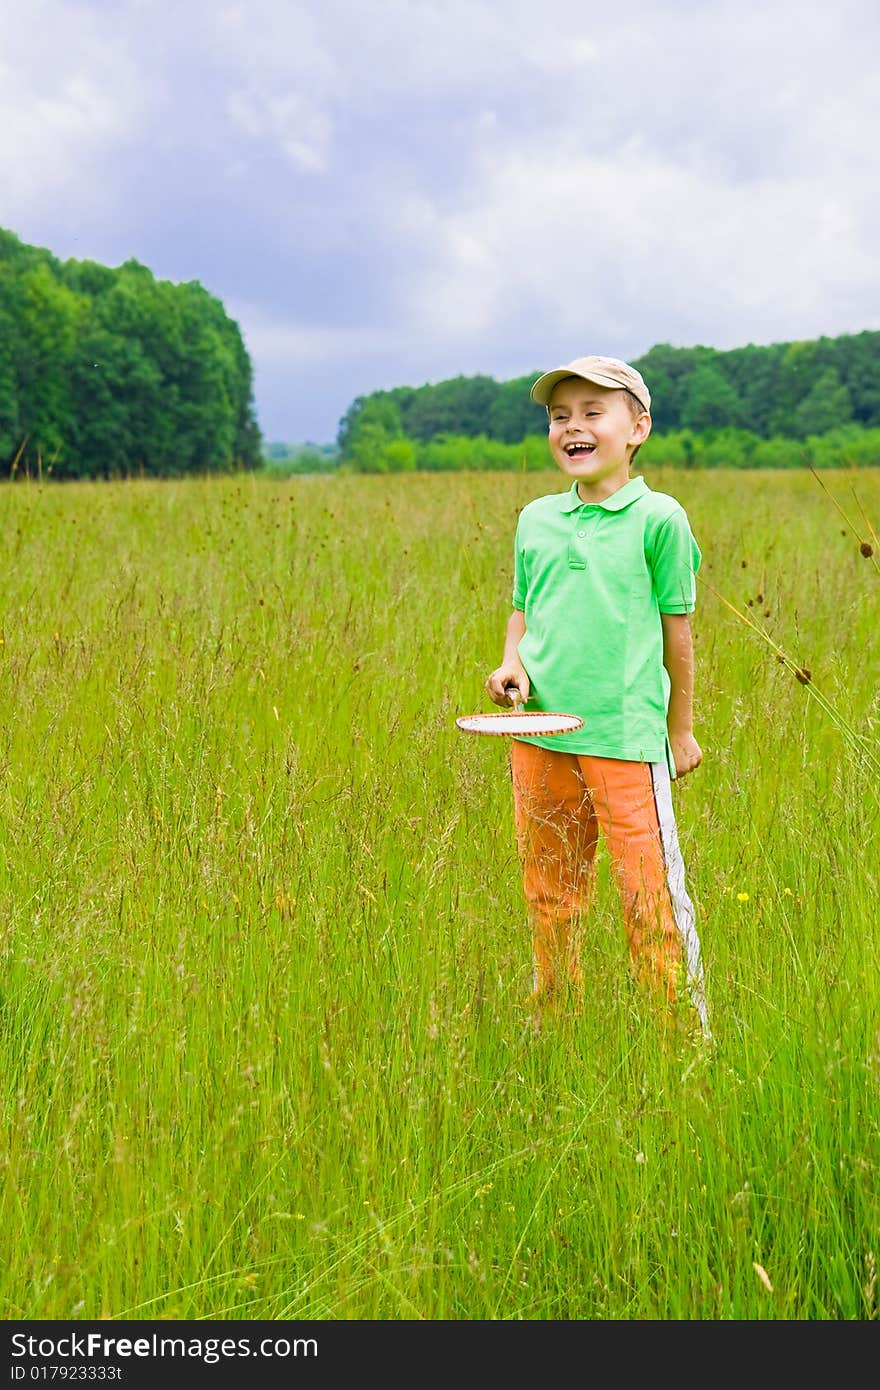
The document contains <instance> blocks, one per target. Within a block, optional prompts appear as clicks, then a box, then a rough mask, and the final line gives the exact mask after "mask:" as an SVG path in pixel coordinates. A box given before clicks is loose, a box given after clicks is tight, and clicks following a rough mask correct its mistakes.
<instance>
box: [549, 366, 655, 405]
mask: <svg viewBox="0 0 880 1390" xmlns="http://www.w3.org/2000/svg"><path fill="white" fill-rule="evenodd" d="M570 376H579V377H580V378H581V380H582V381H592V383H593V385H594V386H606V387H610V389H611V390H613V391H632V388H631V387H629V386H624V384H623V382H622V381H616V380H615V379H614V377H610V376H603V375H602V374H601V372H591V373H590V375H589V376H586V375H585V374H584V373H583V372H573V371H572V369H571V367H557V369H556V370H555V371H553V372H545V373H544V375H543V376H539V377H538V380H537V381H536V382H535V383H534V385H533V386H532V389H531V391H530V392H529V395H530V396H531V398H532V400H533V401H535V402H536V403H537V404H538V405H549V404H550V397H551V395H552V394H553V387H554V386H555V385H556V383H557V382H559V381H565V379H566V377H570ZM632 394H633V395H635V392H632Z"/></svg>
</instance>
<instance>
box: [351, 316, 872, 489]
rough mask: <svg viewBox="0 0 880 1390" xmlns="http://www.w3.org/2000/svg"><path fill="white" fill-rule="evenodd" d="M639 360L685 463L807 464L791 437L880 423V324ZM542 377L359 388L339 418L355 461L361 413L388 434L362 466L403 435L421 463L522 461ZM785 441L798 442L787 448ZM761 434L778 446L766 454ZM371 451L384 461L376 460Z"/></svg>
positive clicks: (374, 441)
mask: <svg viewBox="0 0 880 1390" xmlns="http://www.w3.org/2000/svg"><path fill="white" fill-rule="evenodd" d="M634 365H635V366H637V367H638V368H639V369H640V371H642V373H643V374H644V376H645V380H646V381H647V382H648V384H649V386H650V388H651V396H652V418H653V421H654V434H653V438H654V439H656V438H657V437H663V438H664V440H665V441H666V442H665V444H664V450H665V456H667V457H669V458H670V459H672V457H673V453H674V454H675V463H676V466H679V467H699V466H708V467H721V466H724V465H725V463H726V464H727V465H728V466H730V467H735V468H746V467H751V466H754V460H755V458H756V457H758V456H759V454H760V457H761V458H762V459H765V460H766V459H767V458H768V457H775V458H783V457H784V458H785V460H786V462H785V463H784V464H783V466H785V467H789V466H797V463H802V462H803V450H802V449H800V450H798V449H797V448H795V449H794V450H793V449H792V448H791V441H795V442H796V443H797V441H801V442H802V441H805V440H806V439H807V438H809V437H812V436H820V435H821V436H824V435H825V434H826V433H828V432H831V431H837V430H840V429H841V428H843V427H846V426H848V425H851V424H852V425H857V426H861V427H862V428H863V429H869V430H870V429H874V428H880V332H868V331H866V332H864V333H855V334H845V335H842V336H840V337H837V338H826V337H822V338H817V339H815V340H813V341H806V342H791V343H772V344H770V345H769V346H756V345H755V344H753V343H750V344H748V346H746V347H741V348H733V349H731V350H730V351H726V352H722V351H720V350H717V349H715V348H709V347H703V346H697V347H690V348H677V347H672V346H671V345H670V344H668V343H660V344H657V345H656V346H655V347H652V348H651V349H650V350H649V351H648V352H646V353H645V354H644V355H643V356H642V357H640V358H636V359H635V362H634ZM538 375H539V373H538V372H534V373H532V374H531V375H530V376H526V377H518V378H516V379H514V380H511V381H500V382H499V381H496V380H494V378H492V377H488V376H474V377H466V376H457V377H453V378H450V379H449V380H446V381H440V382H434V383H428V384H426V385H424V386H418V387H414V386H400V387H396V388H394V389H393V390H390V391H377V392H374V393H373V394H371V395H368V396H360V397H358V399H357V400H356V401H355V402H353V404H352V406H350V407H349V410H348V411H347V412H346V414H345V415H344V416H343V418H342V421H341V422H340V429H339V445H340V449H341V452H342V454H343V457H345V458H347V459H349V460H350V459H351V458H352V449H353V447H354V445H353V440H352V432H353V431H356V429H357V423H358V421H359V420H360V419H361V418H363V422H364V424H366V423H367V422H371V423H373V424H375V425H377V426H380V427H381V428H380V432H379V433H378V434H373V435H371V436H370V435H360V440H361V446H360V449H359V451H358V464H357V466H358V468H359V469H360V470H361V471H365V472H369V471H373V472H375V471H379V470H380V468H381V457H382V451H383V449H384V447H385V445H386V443H387V442H388V440H389V439H390V438H397V437H398V435H399V434H400V433H402V434H403V435H404V436H406V437H407V438H408V439H411V440H413V441H414V442H415V443H416V444H417V446H418V448H417V467H418V468H419V469H426V470H428V471H431V472H439V471H442V470H448V469H464V468H479V467H487V468H495V467H504V466H506V467H519V466H521V463H520V460H521V458H522V455H523V452H524V450H525V446H524V445H523V443H522V441H523V440H526V439H529V438H532V437H534V436H536V435H541V434H543V433H544V431H545V429H546V413H545V411H544V409H543V407H541V406H536V405H535V403H534V402H533V401H532V400H531V398H530V396H529V388H530V386H531V384H532V382H533V381H534V380H535V379H536V377H537V376H538ZM372 407H375V412H374V410H373V409H372ZM365 412H366V413H365ZM673 435H675V436H676V439H675V440H673V438H672V436H673ZM709 435H711V438H707V437H706V436H709ZM463 438H467V439H469V440H470V441H471V448H470V451H469V452H468V451H466V450H465V448H464V446H463V445H459V444H456V445H453V444H452V442H451V441H453V440H458V439H463ZM780 440H787V441H789V442H788V444H786V445H785V446H784V447H783V446H780V443H779V441H780ZM480 441H487V442H489V443H492V444H494V445H496V446H501V445H510V446H514V447H515V457H516V460H517V461H516V462H514V463H508V464H506V465H505V464H501V463H500V462H499V460H500V459H501V458H502V457H504V455H503V454H502V453H500V452H498V451H497V449H491V450H488V449H487V448H486V445H485V443H481V442H480ZM758 442H762V443H765V444H767V445H768V446H769V447H768V448H761V449H760V451H759V450H758ZM435 446H438V447H435ZM371 449H372V450H374V451H375V455H376V457H373V458H371V457H370V450H371ZM526 452H528V451H527V450H526ZM860 452H863V451H861V450H860ZM789 459H796V461H797V462H796V463H790V462H789V461H788V460H789ZM479 460H482V461H479ZM526 466H531V465H530V464H527V465H526ZM760 466H766V464H764V463H762V464H761V465H760ZM771 466H774V465H771Z"/></svg>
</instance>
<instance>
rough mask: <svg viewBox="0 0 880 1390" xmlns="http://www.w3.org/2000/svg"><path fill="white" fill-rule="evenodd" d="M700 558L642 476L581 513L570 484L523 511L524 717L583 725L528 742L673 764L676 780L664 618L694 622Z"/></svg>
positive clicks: (684, 524) (518, 602)
mask: <svg viewBox="0 0 880 1390" xmlns="http://www.w3.org/2000/svg"><path fill="white" fill-rule="evenodd" d="M700 558H701V556H700V550H699V547H698V545H697V542H696V541H695V539H694V537H693V535H692V533H691V528H690V525H689V522H688V519H687V515H686V513H685V511H684V508H683V507H682V506H681V504H680V503H679V502H676V500H675V498H674V497H669V496H667V495H666V494H665V493H662V492H653V491H652V490H651V488H649V487H648V484H647V483H646V482H645V480H644V478H643V477H641V476H638V477H635V478H631V479H630V480H629V482H628V483H625V484H624V486H623V487H622V488H619V489H618V490H617V492H614V493H612V494H611V496H610V497H606V498H605V500H604V501H603V502H582V501H581V499H580V497H579V495H578V490H577V483H573V484H572V487H571V489H570V491H568V492H564V493H553V494H551V495H550V496H548V497H538V498H536V499H535V501H534V502H529V503H528V504H527V505H526V506H525V507H523V509H522V511H521V512H520V514H519V520H518V522H517V527H516V539H515V543H514V581H513V606H514V608H519V609H522V610H523V612H524V614H525V624H526V631H525V635H524V637H523V638H522V640H521V642H520V644H519V656H520V660H521V661H522V663H523V666H524V667H525V668H526V671H527V672H528V674H529V681H530V683H531V694H530V696H529V701H528V705H527V706H526V708H527V709H534V710H552V711H555V712H562V713H567V714H578V715H580V716H581V718H582V719H583V721H584V725H583V728H582V729H578V730H577V731H576V732H575V733H569V734H556V735H553V734H549V735H540V736H536V737H534V738H531V737H530V738H528V739H524V740H523V741H524V742H527V743H536V744H539V745H540V746H541V747H542V748H558V749H561V750H562V751H564V752H569V753H592V754H594V755H596V756H599V757H603V758H624V759H626V760H634V761H638V762H650V763H655V762H661V761H662V760H663V759H664V758H665V759H666V762H667V764H668V766H669V769H670V775H671V776H672V777H674V776H675V766H674V763H673V760H672V756H671V751H670V748H669V739H668V735H667V730H666V711H667V707H668V703H669V677H668V675H667V673H666V669H665V667H664V665H663V628H662V624H661V621H660V614H661V613H691V612H692V611H693V609H694V606H695V603H696V580H695V575H696V571H697V570H698V569H699V565H700Z"/></svg>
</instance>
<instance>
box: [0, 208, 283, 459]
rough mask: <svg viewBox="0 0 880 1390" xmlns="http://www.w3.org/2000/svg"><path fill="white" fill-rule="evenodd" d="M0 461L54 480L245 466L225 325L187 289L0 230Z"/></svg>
mask: <svg viewBox="0 0 880 1390" xmlns="http://www.w3.org/2000/svg"><path fill="white" fill-rule="evenodd" d="M4 460H5V465H6V466H5V470H4V472H5V475H6V476H9V475H10V474H12V475H16V474H20V473H29V474H33V473H39V474H40V475H42V476H52V477H56V478H87V477H128V476H132V475H136V474H141V473H142V474H145V475H151V476H155V477H169V476H178V475H181V474H184V473H216V472H222V471H226V470H228V469H230V468H247V469H249V468H258V467H259V466H260V465H261V463H262V440H261V437H260V431H259V428H258V426H257V423H256V418H255V412H254V405H253V385H252V371H251V363H250V358H249V356H248V353H247V351H246V350H245V347H244V343H243V340H242V337H241V333H240V331H239V328H238V325H237V324H236V323H235V322H233V320H232V319H230V318H229V317H228V315H227V314H226V311H225V309H224V307H223V305H222V303H221V302H220V301H219V300H218V299H216V298H214V297H213V296H212V295H211V294H209V293H208V292H207V291H206V290H205V289H204V288H203V287H202V286H201V285H200V284H199V283H198V282H197V281H190V282H189V283H186V284H172V283H171V282H170V281H167V280H157V279H155V278H154V276H153V275H152V273H151V271H149V270H148V269H147V268H146V266H143V265H141V264H139V263H138V262H137V261H135V260H129V261H126V262H125V263H124V265H121V266H119V267H118V268H116V269H113V268H110V267H108V266H104V265H100V264H98V263H96V262H94V261H75V260H68V261H60V260H58V259H57V258H56V257H55V256H53V255H52V254H51V253H50V252H49V251H46V250H43V249H41V248H39V247H34V246H28V245H26V244H25V243H24V242H21V241H20V240H19V239H18V237H16V236H15V235H14V234H13V233H12V232H9V231H5V230H3V229H2V228H0V465H2V462H3V461H4Z"/></svg>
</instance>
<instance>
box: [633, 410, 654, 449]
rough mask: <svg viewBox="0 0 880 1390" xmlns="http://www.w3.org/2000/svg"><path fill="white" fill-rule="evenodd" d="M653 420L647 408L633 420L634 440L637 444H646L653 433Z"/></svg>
mask: <svg viewBox="0 0 880 1390" xmlns="http://www.w3.org/2000/svg"><path fill="white" fill-rule="evenodd" d="M652 423H653V421H652V420H651V417H650V415H649V414H648V412H647V410H643V411H642V413H641V415H637V416H636V418H635V420H633V432H632V442H633V444H635V445H638V444H644V442H645V440H646V439H647V438H648V435H649V434H650V433H651V425H652Z"/></svg>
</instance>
